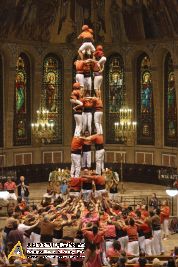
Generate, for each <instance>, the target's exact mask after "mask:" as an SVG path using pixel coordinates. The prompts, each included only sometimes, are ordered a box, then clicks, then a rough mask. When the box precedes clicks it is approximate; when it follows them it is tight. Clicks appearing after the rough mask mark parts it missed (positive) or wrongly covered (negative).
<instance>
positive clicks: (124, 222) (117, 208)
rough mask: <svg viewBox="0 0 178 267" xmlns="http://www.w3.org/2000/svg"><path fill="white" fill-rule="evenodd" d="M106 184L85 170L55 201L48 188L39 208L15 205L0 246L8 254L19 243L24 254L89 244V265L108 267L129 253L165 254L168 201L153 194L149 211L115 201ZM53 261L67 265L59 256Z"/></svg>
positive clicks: (86, 247) (146, 208) (141, 205)
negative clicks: (36, 246) (34, 246)
mask: <svg viewBox="0 0 178 267" xmlns="http://www.w3.org/2000/svg"><path fill="white" fill-rule="evenodd" d="M50 183H52V182H50ZM64 184H65V183H64ZM106 184H107V183H106V179H105V177H104V176H102V175H98V174H96V172H95V171H91V170H87V169H85V170H84V171H83V173H82V176H81V177H79V178H70V179H69V180H68V183H67V184H66V186H63V191H62V192H59V194H55V198H54V197H53V196H54V192H52V187H51V186H52V185H50V186H48V197H45V198H44V199H43V200H42V202H41V204H40V205H39V206H36V205H32V206H30V205H27V206H26V207H24V206H23V205H20V203H17V205H16V206H15V207H14V209H11V210H9V212H8V216H9V217H8V219H7V221H6V225H5V228H4V229H3V231H2V237H3V238H2V244H1V248H2V249H3V251H5V253H6V256H7V255H8V254H9V252H10V251H11V249H12V248H13V247H14V246H15V245H16V243H17V242H18V241H20V242H21V244H22V246H23V248H24V250H25V249H26V246H27V244H28V243H30V242H34V243H39V242H68V241H69V242H85V244H86V246H85V258H84V263H85V266H87V267H90V266H91V265H93V264H94V265H93V266H95V267H99V266H102V265H108V266H109V264H111V263H113V262H115V261H116V262H118V260H119V259H120V258H124V259H125V260H126V258H127V255H131V256H134V257H138V256H139V254H140V252H141V253H145V255H149V256H150V255H161V254H164V246H163V242H164V241H163V239H162V238H167V237H168V236H169V229H168V221H169V215H170V208H169V206H168V203H167V202H166V201H163V203H158V202H156V199H157V198H156V196H153V197H152V198H151V199H150V203H149V205H150V209H149V211H148V207H147V206H146V205H143V204H138V205H137V206H136V207H135V208H133V207H131V206H128V205H127V204H126V203H120V202H119V201H118V198H117V197H115V198H111V196H112V193H111V195H109V193H108V189H107V186H106ZM50 190H51V191H50ZM160 205H161V206H160ZM124 255H125V256H124ZM52 262H53V263H55V264H56V266H57V264H62V265H59V266H67V264H68V263H67V262H66V260H61V259H60V260H59V259H57V258H55V259H53V260H52ZM71 264H72V266H82V264H83V259H73V260H71ZM76 264H77V265H76Z"/></svg>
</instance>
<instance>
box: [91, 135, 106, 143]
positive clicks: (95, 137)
mask: <svg viewBox="0 0 178 267" xmlns="http://www.w3.org/2000/svg"><path fill="white" fill-rule="evenodd" d="M90 140H91V141H92V142H94V143H95V144H98V145H102V144H103V143H104V140H103V135H102V134H95V135H92V136H91V138H90Z"/></svg>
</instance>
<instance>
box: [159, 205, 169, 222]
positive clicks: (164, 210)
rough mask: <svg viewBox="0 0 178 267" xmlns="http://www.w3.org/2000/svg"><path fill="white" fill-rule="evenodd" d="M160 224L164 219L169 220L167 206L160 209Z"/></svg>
mask: <svg viewBox="0 0 178 267" xmlns="http://www.w3.org/2000/svg"><path fill="white" fill-rule="evenodd" d="M160 216H161V222H163V221H164V220H165V219H169V216H170V208H169V206H163V207H162V208H161V215H160Z"/></svg>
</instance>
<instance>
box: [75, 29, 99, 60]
mask: <svg viewBox="0 0 178 267" xmlns="http://www.w3.org/2000/svg"><path fill="white" fill-rule="evenodd" d="M78 39H82V40H83V44H82V45H81V47H80V48H79V50H78V53H79V56H80V58H81V59H83V54H85V53H88V54H91V52H92V53H93V52H95V47H94V45H93V44H92V42H93V41H94V39H93V30H92V29H90V28H89V27H88V25H83V26H82V33H81V34H80V35H79V36H78Z"/></svg>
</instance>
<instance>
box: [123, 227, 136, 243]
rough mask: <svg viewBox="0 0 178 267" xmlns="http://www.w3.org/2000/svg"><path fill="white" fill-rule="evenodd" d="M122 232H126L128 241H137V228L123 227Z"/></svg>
mask: <svg viewBox="0 0 178 267" xmlns="http://www.w3.org/2000/svg"><path fill="white" fill-rule="evenodd" d="M124 230H126V231H127V234H128V237H129V241H137V240H138V233H137V226H136V225H134V226H131V225H129V226H126V227H124Z"/></svg>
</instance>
